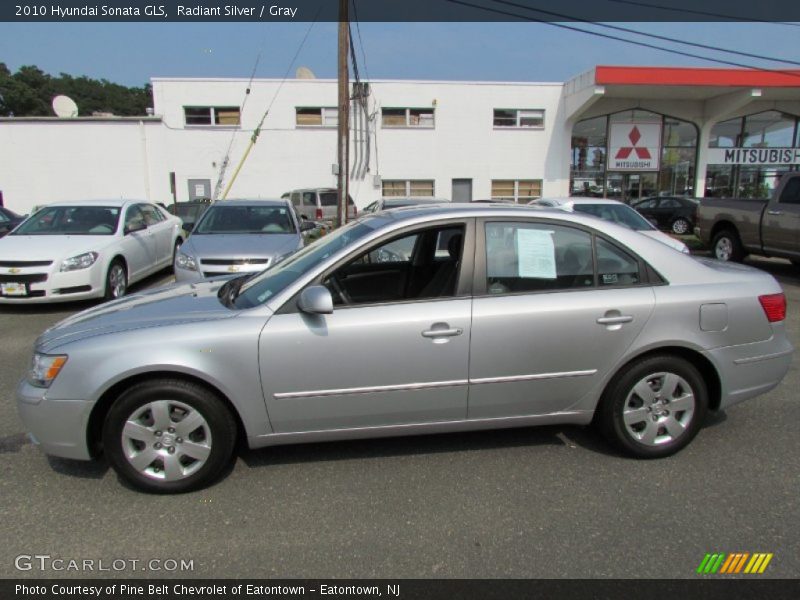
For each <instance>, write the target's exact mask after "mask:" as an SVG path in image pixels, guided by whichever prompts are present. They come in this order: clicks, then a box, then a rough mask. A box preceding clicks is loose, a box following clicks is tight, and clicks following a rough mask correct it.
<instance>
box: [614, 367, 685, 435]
mask: <svg viewBox="0 0 800 600" xmlns="http://www.w3.org/2000/svg"><path fill="white" fill-rule="evenodd" d="M695 404H696V403H695V394H694V391H693V390H692V388H691V386H690V385H689V383H688V382H687V381H686V380H685V379H684V378H683V377H681V376H680V375H677V374H675V373H670V372H659V373H652V374H650V375H647V376H646V377H643V378H642V379H641V380H639V382H638V383H636V385H634V386H633V388H632V389H631V391H630V393H629V394H628V396H627V398H626V399H625V403H624V405H623V410H622V420H623V422H624V424H625V429H626V431H627V432H628V434H629V435H630V436H631V438H633V439H634V440H636V441H637V442H639V443H641V444H644V445H646V446H653V447H658V446H661V445H663V444H668V443H671V442H674V441H676V440H678V439H679V438H680V437H681V436H683V435H684V433H685V432H686V431H687V429H688V427H689V425H690V423H691V422H692V418H693V417H694V412H695Z"/></svg>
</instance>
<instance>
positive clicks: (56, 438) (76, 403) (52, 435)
mask: <svg viewBox="0 0 800 600" xmlns="http://www.w3.org/2000/svg"><path fill="white" fill-rule="evenodd" d="M16 395H17V410H18V411H19V416H20V418H21V419H22V423H23V424H24V425H25V428H26V429H27V430H28V432H29V433H30V434H31V436H32V438H33V439H34V441H35V442H36V443H37V444H39V445H40V446H41V447H42V450H44V452H45V454H49V455H51V456H60V457H63V458H74V459H79V460H90V459H91V458H92V457H91V453H90V452H89V447H88V444H87V436H86V427H87V425H88V423H89V415H90V413H91V410H92V406H93V403H92V402H87V401H86V400H50V399H48V398H47V390H46V389H43V388H37V387H34V386H32V385H30V384H29V383H28V382H27V381H25V380H23V381H21V382H20V383H19V385H18V386H17V394H16Z"/></svg>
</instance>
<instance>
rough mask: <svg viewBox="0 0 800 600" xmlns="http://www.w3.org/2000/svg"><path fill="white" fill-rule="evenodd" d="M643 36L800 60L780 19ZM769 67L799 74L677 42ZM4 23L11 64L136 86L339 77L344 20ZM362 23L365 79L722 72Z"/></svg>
mask: <svg viewBox="0 0 800 600" xmlns="http://www.w3.org/2000/svg"><path fill="white" fill-rule="evenodd" d="M619 25H620V26H624V27H628V28H632V29H636V30H638V31H643V32H648V33H657V34H659V35H667V36H670V37H674V38H679V39H682V40H686V41H692V42H698V43H703V44H707V45H713V46H721V47H725V48H729V49H735V50H738V51H743V52H750V53H755V54H761V55H767V56H770V57H776V58H784V59H790V60H794V61H797V62H799V63H800V35H798V34H799V33H800V29H799V28H798V27H797V26H796V25H795V26H791V25H784V24H775V23H622V24H619ZM574 26H577V27H583V28H587V29H588V28H591V29H593V30H595V31H601V32H604V33H607V34H610V35H614V36H622V37H626V38H629V39H637V40H640V41H643V42H646V43H651V44H656V45H666V46H670V47H672V48H676V49H680V50H682V51H685V52H689V53H694V54H700V55H704V56H714V57H717V58H723V59H725V60H730V61H732V62H738V63H743V64H746V65H752V66H757V67H764V68H794V69H798V68H800V66H798V65H786V64H780V63H773V62H767V61H763V60H757V59H753V58H745V57H740V56H731V55H725V54H719V53H713V52H710V51H708V50H704V49H699V48H691V47H685V46H676V45H674V44H668V43H666V42H663V41H659V40H653V39H649V38H641V37H638V36H634V35H632V34H628V33H621V32H616V31H609V30H603V29H601V28H598V27H596V26H592V25H584V24H575V25H574ZM309 27H311V24H310V23H0V62H4V63H6V65H7V66H8V67H9V69H11V70H12V71H15V70H16V69H17V68H19V67H20V66H22V65H36V66H38V67H39V68H41V69H42V70H43V71H45V72H47V73H51V74H54V75H55V74H58V73H61V72H64V73H68V74H70V75H73V76H79V75H86V76H89V77H93V78H97V79H101V78H102V79H107V80H109V81H112V82H115V83H120V84H123V85H130V86H134V85H135V86H141V85H143V84H145V83H147V82H148V81H149V79H150V78H151V77H249V76H250V74H251V72H252V71H253V68H254V65H255V63H256V59H257V57H259V55H260V57H261V58H260V60H259V62H258V68H257V70H256V77H263V78H281V77H283V76H284V73H286V72H287V70H288V71H289V73H290V76H292V77H293V76H294V73H295V69H296V68H297V67H298V66H306V67H308V68H310V69H311V70H312V71H313V72H314V73H315V74H316V76H317V77H319V78H335V77H336V47H337V34H336V29H337V24H336V23H316V24H314V25H313V27H311V31H310V33H309V35H308V38H307V40H306V42H305V44H304V45H303V47H302V49H301V51H300V54H299V56H298V58H297V60H296V61H295V62H294V63H292V59H293V57H294V55H295V53H296V52H297V50H298V48H299V47H300V44H301V41H302V40H303V37H304V36H305V35H306V33H307V32H308V31H309ZM359 29H360V33H361V36H360V39H361V42H363V52H364V53H363V55H362V50H361V48H360V47H359V36H358V31H357V29H356V27H355V24H354V25H353V34H354V37H355V42H356V51H357V58H358V61H359V69H360V71H361V76H362V78H372V79H433V80H466V81H527V82H545V81H557V82H560V81H566V80H568V79H570V78H571V77H574V76H576V75H578V74H580V73H582V72H584V71H586V70H588V69H590V68H592V67H593V66H595V65H598V64H605V65H654V66H663V65H673V66H720V67H724V66H725V65H719V64H715V63H711V62H707V61H703V60H699V59H694V58H688V57H684V56H677V55H673V54H668V53H665V52H661V51H657V50H651V49H647V48H641V47H636V46H632V45H628V44H625V43H622V42H619V41H613V40H607V39H601V38H598V37H594V36H589V35H585V34H581V33H577V32H573V31H566V30H564V29H560V28H558V27H556V26H554V25H553V24H543V23H362V24H360V25H359Z"/></svg>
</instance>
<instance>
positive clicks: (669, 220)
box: [631, 196, 700, 235]
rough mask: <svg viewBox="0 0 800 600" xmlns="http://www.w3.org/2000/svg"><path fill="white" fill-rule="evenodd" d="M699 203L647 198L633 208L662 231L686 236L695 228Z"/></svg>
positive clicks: (679, 199) (692, 200) (690, 200)
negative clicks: (695, 216)
mask: <svg viewBox="0 0 800 600" xmlns="http://www.w3.org/2000/svg"><path fill="white" fill-rule="evenodd" d="M699 203H700V202H699V200H696V199H695V198H685V197H683V196H663V197H660V198H659V197H653V198H645V199H644V200H640V201H638V202H634V203H632V204H631V206H632V207H633V208H635V209H636V210H637V211H639V213H641V214H642V215H643V216H644V217H645V218H647V219H650V220H651V221H653V222H654V223H655V224H656V227H658V228H659V229H660V230H661V231H669V232H671V233H675V234H677V235H685V234H687V233H691V231H692V229H693V228H694V213H695V211H696V210H697V205H698V204H699Z"/></svg>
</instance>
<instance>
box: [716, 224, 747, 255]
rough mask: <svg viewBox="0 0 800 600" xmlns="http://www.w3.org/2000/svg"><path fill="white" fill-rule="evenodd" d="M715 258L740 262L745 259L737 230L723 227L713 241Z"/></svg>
mask: <svg viewBox="0 0 800 600" xmlns="http://www.w3.org/2000/svg"><path fill="white" fill-rule="evenodd" d="M711 249H712V251H713V253H714V258H716V259H717V260H724V261H734V262H740V261H741V260H743V259H744V249H743V248H742V242H741V241H739V236H738V235H737V234H736V232H735V231H731V230H730V229H723V230H722V231H720V232H719V233H717V234H716V235H715V236H714V239H713V240H712V242H711Z"/></svg>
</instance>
